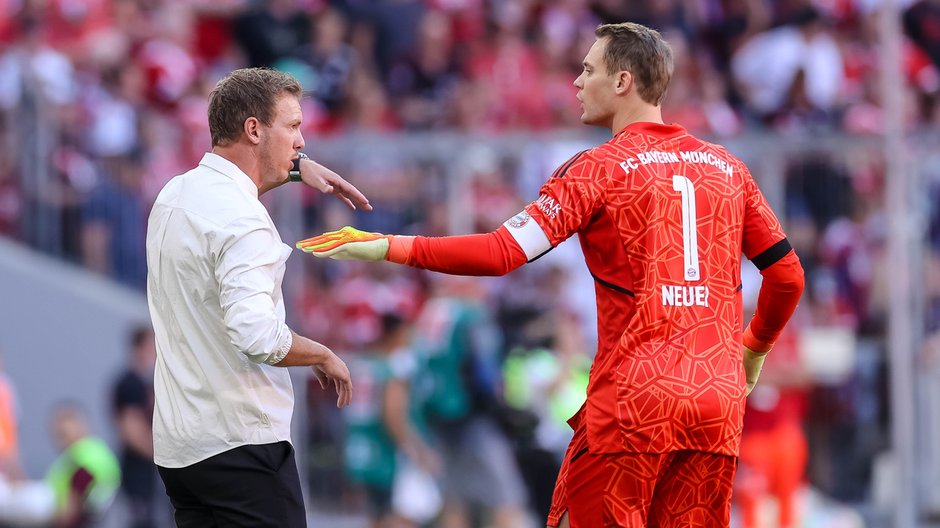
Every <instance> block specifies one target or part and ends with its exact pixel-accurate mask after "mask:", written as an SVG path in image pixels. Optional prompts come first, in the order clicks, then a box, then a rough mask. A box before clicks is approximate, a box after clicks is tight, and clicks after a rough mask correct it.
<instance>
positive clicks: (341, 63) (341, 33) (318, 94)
mask: <svg viewBox="0 0 940 528" xmlns="http://www.w3.org/2000/svg"><path fill="white" fill-rule="evenodd" d="M312 22H313V38H312V39H311V40H310V41H309V42H304V43H303V44H302V45H301V46H300V47H299V48H298V49H297V50H295V51H294V54H293V55H294V57H296V59H294V60H299V61H301V63H300V64H293V63H292V62H291V60H290V59H288V60H282V61H280V62H278V63H277V65H278V66H279V67H280V68H281V69H285V70H288V71H290V70H291V69H293V68H297V70H298V71H297V72H296V73H297V76H298V78H299V80H300V83H301V84H302V85H303V86H304V89H306V90H307V91H309V92H310V94H311V95H312V96H313V98H314V99H315V101H316V102H317V103H318V104H320V105H323V107H324V108H325V110H326V112H327V113H328V115H329V118H330V119H332V120H336V119H339V118H340V111H341V110H342V108H343V106H344V105H345V104H346V103H347V100H348V98H349V97H350V96H351V95H352V94H350V86H349V85H350V80H351V79H352V77H353V72H354V70H355V69H356V68H357V67H358V66H359V65H360V61H359V58H358V54H357V53H356V50H355V49H354V48H353V47H352V46H351V45H349V44H348V43H347V41H346V39H347V38H348V34H349V24H348V23H347V21H346V19H345V18H344V17H343V15H342V13H340V12H339V11H337V10H335V9H329V8H328V9H324V10H323V11H321V12H319V13H318V14H317V15H316V16H315V17H314V18H313V19H312ZM327 126H328V127H333V126H336V125H335V123H331V124H328V125H327Z"/></svg>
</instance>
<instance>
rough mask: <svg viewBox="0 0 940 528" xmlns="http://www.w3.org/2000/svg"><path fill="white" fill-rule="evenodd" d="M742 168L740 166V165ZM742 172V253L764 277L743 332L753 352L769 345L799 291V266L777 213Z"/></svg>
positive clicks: (784, 320) (801, 273)
mask: <svg viewBox="0 0 940 528" xmlns="http://www.w3.org/2000/svg"><path fill="white" fill-rule="evenodd" d="M742 168H743V165H742ZM742 173H743V174H744V178H745V180H744V192H745V197H744V200H745V203H744V208H745V210H744V233H743V240H742V242H743V245H742V249H743V251H744V255H745V256H747V258H748V259H749V260H750V261H751V262H753V263H754V265H755V266H757V269H759V270H760V272H761V275H762V276H763V277H764V280H763V283H762V284H761V289H760V293H758V299H757V310H756V311H755V313H754V317H753V318H752V319H751V323H750V324H749V325H748V328H747V329H746V330H745V333H744V345H745V346H747V347H748V348H750V349H751V350H754V351H755V352H766V351H768V350H770V348H771V347H773V344H774V341H776V340H777V338H778V337H779V336H780V333H781V332H782V331H783V328H784V326H786V324H787V321H789V320H790V316H792V315H793V311H794V310H795V309H796V306H797V303H798V302H799V300H800V296H801V295H802V293H803V267H802V266H801V265H800V259H799V258H798V257H797V256H796V253H795V252H794V251H793V248H792V247H791V246H790V242H789V241H788V240H787V237H786V234H785V233H784V232H783V228H782V227H781V226H780V222H779V221H778V220H777V216H776V215H775V214H774V212H773V210H772V209H771V208H770V204H768V203H767V200H766V199H765V198H764V195H763V194H762V193H761V191H760V189H759V188H758V187H757V183H756V182H755V181H754V179H753V178H752V177H751V175H750V173H749V172H748V171H747V169H746V168H743V170H742Z"/></svg>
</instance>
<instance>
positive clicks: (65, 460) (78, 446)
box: [0, 403, 121, 528]
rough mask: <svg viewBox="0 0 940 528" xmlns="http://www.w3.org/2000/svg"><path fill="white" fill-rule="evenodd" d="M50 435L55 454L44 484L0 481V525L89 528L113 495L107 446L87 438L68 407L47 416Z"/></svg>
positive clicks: (113, 468)
mask: <svg viewBox="0 0 940 528" xmlns="http://www.w3.org/2000/svg"><path fill="white" fill-rule="evenodd" d="M50 433H51V434H52V437H53V439H54V440H55V442H56V444H57V446H58V448H59V449H60V454H59V456H58V457H57V458H56V459H55V461H54V462H53V463H52V466H51V467H50V468H49V471H48V472H47V473H46V478H45V480H44V481H41V482H40V481H18V482H10V481H7V480H5V479H3V478H0V524H3V523H12V524H14V525H25V526H53V527H56V528H94V527H96V526H99V524H100V520H101V519H102V516H103V515H104V514H105V512H106V511H107V510H108V508H109V507H110V506H111V502H112V501H113V499H114V496H115V494H116V492H117V489H118V485H119V482H120V479H121V470H120V468H119V466H118V462H117V459H115V458H114V455H113V454H112V453H111V451H110V450H109V449H108V447H107V445H106V444H105V443H104V442H103V441H101V440H99V439H98V438H95V437H93V436H91V435H90V434H89V430H88V423H87V420H86V418H85V416H84V413H83V412H82V411H81V410H80V409H79V408H78V407H77V406H76V405H75V404H72V403H62V404H59V405H58V406H56V408H55V409H54V410H53V414H52V420H51V423H50Z"/></svg>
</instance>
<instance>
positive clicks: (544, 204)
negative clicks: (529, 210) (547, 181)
mask: <svg viewBox="0 0 940 528" xmlns="http://www.w3.org/2000/svg"><path fill="white" fill-rule="evenodd" d="M535 205H537V206H538V208H539V209H541V210H542V212H543V213H545V216H547V217H549V218H551V219H554V218H555V217H556V216H558V213H560V212H561V204H559V203H558V202H556V201H555V199H554V198H552V197H551V196H545V195H544V194H543V195H541V196H539V199H538V200H536V201H535Z"/></svg>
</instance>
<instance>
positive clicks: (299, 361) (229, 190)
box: [147, 68, 371, 528]
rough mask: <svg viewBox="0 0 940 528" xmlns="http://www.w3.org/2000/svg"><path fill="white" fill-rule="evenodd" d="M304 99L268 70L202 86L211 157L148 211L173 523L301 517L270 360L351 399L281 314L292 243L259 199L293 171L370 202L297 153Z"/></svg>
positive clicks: (353, 201)
mask: <svg viewBox="0 0 940 528" xmlns="http://www.w3.org/2000/svg"><path fill="white" fill-rule="evenodd" d="M301 96H302V89H301V87H300V85H299V84H298V82H297V81H296V80H295V79H294V78H293V77H291V76H289V75H286V74H283V73H280V72H276V71H273V70H266V69H258V68H248V69H242V70H236V71H234V72H232V73H231V74H229V75H228V76H227V77H225V78H224V79H222V80H221V81H219V83H218V84H217V85H216V87H215V88H214V89H213V90H212V92H211V93H210V95H209V112H208V114H209V130H210V133H211V135H212V152H211V153H207V154H206V155H205V156H204V157H203V159H202V161H201V162H200V164H199V166H198V167H196V168H194V169H192V170H190V171H189V172H187V173H185V174H182V175H180V176H177V177H175V178H173V179H172V180H171V181H170V182H168V183H167V185H166V186H165V187H164V188H163V190H162V191H161V192H160V194H159V196H158V197H157V199H156V202H155V203H154V206H153V210H152V212H151V214H150V219H149V222H148V226H147V268H148V277H147V297H148V301H149V304H150V315H151V318H152V319H153V328H154V335H155V338H156V348H157V362H156V370H155V373H154V393H155V394H154V398H155V405H154V419H153V444H154V446H153V447H154V462H155V463H156V464H157V466H158V469H159V471H160V476H161V478H162V479H163V481H164V483H165V484H166V489H167V494H168V495H169V496H170V500H171V502H172V503H173V506H174V508H175V509H176V523H177V525H178V526H180V527H199V528H207V527H212V526H224V527H233V526H244V527H251V528H257V527H264V526H270V527H279V528H284V527H300V526H306V515H305V512H304V505H303V497H302V496H301V490H300V479H299V477H298V473H297V465H296V462H295V461H294V456H293V448H292V446H291V444H290V422H291V414H292V410H293V406H294V394H293V389H292V387H291V382H290V377H289V375H288V372H287V369H284V368H280V367H290V366H309V367H312V368H313V371H314V373H315V374H316V376H317V377H318V379H319V380H320V384H321V386H323V387H324V388H326V387H327V386H328V385H329V384H333V385H334V386H335V388H336V392H337V396H338V397H337V402H336V404H337V406H339V407H343V406H345V405H346V404H348V403H349V401H350V397H351V394H352V382H351V380H350V376H349V370H348V369H347V368H346V364H345V363H344V362H343V361H342V360H341V359H340V358H339V357H337V356H336V355H335V354H334V353H333V352H332V351H330V349H328V348H327V347H325V346H323V345H321V344H320V343H317V342H315V341H312V340H310V339H308V338H306V337H303V336H300V335H298V334H296V333H294V332H293V331H292V330H291V329H290V328H288V327H287V325H286V324H285V323H284V316H285V310H284V299H283V295H282V292H281V281H282V279H283V277H284V268H285V262H286V261H287V258H288V256H289V255H290V253H291V248H290V246H287V245H285V244H284V243H283V242H282V241H281V237H280V235H279V234H278V232H277V229H276V228H275V226H274V223H273V222H272V221H271V217H270V216H269V215H268V212H267V210H266V209H265V208H264V206H263V205H262V204H261V202H260V201H259V200H258V196H259V195H261V194H262V193H264V192H266V191H268V190H270V189H273V188H274V187H277V186H279V185H281V184H283V183H285V182H287V181H288V180H289V179H291V180H301V181H303V182H304V183H306V184H308V185H311V186H313V187H316V188H318V189H320V190H321V191H323V192H326V193H331V194H334V195H336V196H337V197H338V198H340V199H342V200H343V201H345V202H346V203H347V204H348V205H349V206H351V207H353V208H355V206H356V205H359V206H360V207H363V208H365V209H368V210H371V206H370V205H369V202H368V200H366V198H365V197H364V196H362V194H361V193H359V191H358V190H357V189H356V188H355V187H353V186H352V185H350V184H349V183H347V182H346V181H345V180H343V179H342V178H341V177H339V176H338V175H336V174H335V173H333V172H332V171H330V170H328V169H326V168H324V167H322V166H320V165H318V164H316V163H313V162H312V161H310V160H309V159H306V158H305V157H303V156H299V151H300V149H302V148H303V147H304V139H303V136H302V135H301V132H300V123H301V119H302V114H301V107H300V98H301ZM300 157H303V158H304V159H300ZM292 169H293V170H292Z"/></svg>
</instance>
